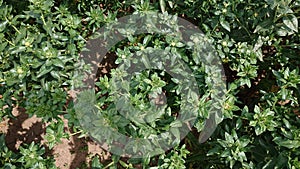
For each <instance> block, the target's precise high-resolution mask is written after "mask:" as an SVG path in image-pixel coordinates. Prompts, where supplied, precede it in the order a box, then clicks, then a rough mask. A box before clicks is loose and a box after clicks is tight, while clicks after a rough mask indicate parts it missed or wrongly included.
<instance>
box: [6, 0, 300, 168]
mask: <svg viewBox="0 0 300 169" xmlns="http://www.w3.org/2000/svg"><path fill="white" fill-rule="evenodd" d="M0 4H1V7H0V18H1V19H0V37H1V38H0V70H1V71H0V107H1V111H0V116H1V117H2V118H3V117H8V118H14V117H13V115H12V113H11V112H12V108H13V107H16V106H19V107H24V108H25V109H26V113H28V114H29V115H30V116H32V115H37V116H38V117H41V118H42V119H43V121H44V122H51V123H52V124H50V126H49V127H48V129H47V135H46V140H47V141H48V143H47V144H48V147H49V148H52V147H53V146H55V144H56V143H57V142H59V140H60V139H61V138H62V137H67V136H66V133H63V130H62V129H61V128H62V127H61V126H62V124H61V119H60V116H59V115H64V117H66V118H67V119H68V120H69V126H70V127H73V129H74V130H75V131H79V132H81V133H83V135H84V134H86V131H85V130H84V129H83V128H82V127H80V125H79V122H78V119H77V117H76V114H75V111H74V106H73V103H72V101H71V96H70V95H69V94H68V92H69V91H70V90H73V89H75V88H78V87H80V86H81V85H82V80H83V77H81V76H80V75H81V72H84V71H88V70H89V69H90V67H89V65H87V64H86V63H85V62H84V60H83V59H82V58H80V55H79V53H80V51H82V50H83V48H84V46H85V44H86V41H87V40H88V39H89V38H90V37H91V35H92V34H93V33H94V32H96V31H97V29H98V28H100V27H101V26H103V25H105V24H106V23H111V22H114V21H115V18H117V17H122V16H125V15H128V14H132V13H143V12H144V13H147V12H150V11H159V12H163V15H161V16H166V17H169V16H171V14H172V15H177V16H178V17H182V18H184V19H186V20H189V21H191V22H192V23H193V24H195V25H197V26H198V27H199V28H200V29H201V30H202V31H203V33H204V34H205V36H206V38H207V39H208V40H209V41H210V43H211V44H213V46H214V47H215V49H216V51H217V53H218V55H219V56H220V58H221V60H222V64H223V67H224V70H225V74H226V82H227V91H226V93H225V98H226V99H225V100H224V102H223V103H222V104H223V105H222V108H223V117H222V118H220V119H221V120H222V122H221V123H220V124H219V125H218V126H217V129H216V131H215V132H214V134H213V135H212V136H211V137H210V139H209V140H208V141H206V142H204V143H202V144H200V143H199V140H200V141H201V137H202V135H200V138H198V137H199V133H198V132H197V131H201V130H203V126H205V120H203V119H202V121H201V120H200V121H199V123H196V125H195V129H194V128H193V129H192V132H190V133H189V134H188V135H187V136H186V137H185V138H184V139H183V140H182V141H181V142H179V141H178V140H177V142H176V144H177V147H176V148H174V149H172V150H170V151H168V152H166V153H164V154H162V155H160V156H159V157H157V156H154V157H152V158H150V157H149V158H144V159H130V160H127V161H124V159H122V158H120V157H118V156H117V155H116V156H113V157H112V161H113V162H112V163H111V164H110V165H109V166H110V167H111V168H113V167H115V168H117V167H120V166H122V167H123V168H133V167H134V166H138V164H141V165H142V166H143V167H144V168H151V167H152V168H292V169H296V168H300V161H299V160H300V159H299V156H300V153H299V152H300V151H299V150H300V129H299V124H300V120H299V117H300V112H299V111H300V108H299V103H298V101H299V99H300V74H299V65H300V60H299V54H300V34H299V33H298V31H299V25H298V22H299V16H300V15H299V14H300V1H298V0H295V1H292V0H285V1H284V0H272V1H271V0H265V1H256V0H248V1H245V0H230V1H219V0H214V1H192V0H184V1H182V0H159V1H156V0H152V1H150V0H130V1H123V2H120V1H115V0H113V1H107V0H92V1H87V0H80V1H71V0H68V1H61V0H57V1H52V0H29V1H22V2H19V1H15V0H12V1H9V2H6V1H2V0H0ZM186 47H187V46H182V44H181V43H180V41H178V39H176V38H175V39H174V38H172V37H164V36H162V35H147V34H142V35H137V36H132V37H129V38H128V39H127V41H123V42H120V43H119V44H117V45H116V46H115V47H114V48H112V50H111V51H110V52H111V53H115V54H116V55H117V59H116V61H115V63H116V64H120V63H125V64H130V62H129V58H130V57H131V56H132V53H138V52H140V51H142V50H145V49H146V50H149V49H151V48H157V49H162V50H169V49H170V50H171V49H172V50H173V51H176V52H177V53H180V55H181V56H182V59H183V60H185V61H186V62H187V63H189V64H190V65H189V66H190V67H191V68H192V70H193V73H195V76H196V77H197V79H196V80H197V85H198V86H199V89H200V91H199V93H200V94H201V95H202V99H199V100H198V101H200V103H201V104H200V105H199V107H200V108H202V109H201V110H199V111H203V112H205V111H207V109H206V108H207V107H208V106H209V104H210V101H209V99H210V94H211V93H209V87H210V86H209V84H208V83H207V81H208V80H207V79H208V77H210V76H209V75H207V74H206V72H205V67H204V66H203V65H202V64H201V63H197V61H195V60H193V58H191V57H190V56H191V53H190V51H188V50H185V48H186ZM117 73H118V69H113V70H112V71H111V72H110V75H107V76H102V77H100V78H99V80H98V81H97V83H96V85H97V88H98V89H101V90H98V91H96V94H97V96H98V98H99V99H98V100H97V103H96V105H97V106H98V107H99V108H100V109H103V106H106V105H108V104H109V103H111V102H113V101H115V100H116V99H118V98H114V97H111V96H110V95H109V92H111V91H112V90H111V87H112V86H110V85H111V83H112V82H113V81H112V80H111V79H113V78H116V77H120V76H117V75H116V74H117ZM134 82H136V83H133V84H130V85H131V90H130V93H131V96H130V101H131V102H132V103H133V104H134V105H135V106H136V107H138V108H139V109H141V110H148V107H147V106H149V104H151V97H152V95H153V97H154V96H157V94H161V93H162V91H169V92H168V93H167V94H166V95H167V102H168V105H170V110H172V111H173V112H175V111H174V110H176V108H178V105H180V103H181V101H182V100H180V97H178V95H177V94H176V90H178V85H177V84H176V83H175V82H172V80H171V77H170V76H169V75H168V74H163V73H162V72H160V71H144V72H142V73H141V74H139V75H136V76H135V79H134ZM148 95H151V97H148ZM100 96H102V97H100ZM153 97H152V98H153ZM95 99H96V98H95ZM152 101H154V100H152ZM149 102H150V103H149ZM101 107H102V108H101ZM110 109H113V107H109V108H106V109H105V113H106V115H107V118H108V119H110V120H111V121H112V124H115V125H116V128H117V129H118V130H119V131H120V132H123V133H127V134H128V133H129V134H136V135H143V136H145V135H149V133H153V132H154V133H156V132H160V130H161V131H162V130H165V129H164V128H163V127H166V126H162V125H160V124H159V120H157V121H154V122H153V124H152V127H153V128H154V130H152V129H151V128H150V127H149V126H142V125H135V126H134V127H132V126H130V125H129V124H131V123H130V122H129V121H128V119H127V120H126V119H118V118H117V117H116V118H115V116H116V115H115V114H112V113H111V112H110V111H109V110H110ZM153 116H156V115H155V114H153ZM204 117H205V118H204V119H206V118H207V117H208V114H206V116H204ZM170 118H173V116H167V117H165V119H164V120H165V121H166V124H167V127H168V126H169V127H170V126H171V128H172V125H174V124H172V123H173V122H174V121H175V120H174V119H171V120H170ZM54 119H55V121H56V122H52V121H53V120H54ZM157 119H158V118H157ZM118 120H119V121H118ZM122 120H123V121H122ZM168 120H170V121H168ZM172 120H174V121H172ZM136 124H138V123H136ZM125 126H126V127H125ZM130 127H132V128H130ZM143 127H146V128H143ZM159 127H161V128H159ZM135 128H137V130H135ZM128 131H129V132H128ZM143 132H144V133H143ZM176 133H177V132H176V131H173V134H174V135H175V138H176V135H177V134H176ZM0 143H1V157H0V161H1V167H2V166H5V167H7V168H13V167H14V166H15V168H16V167H21V166H23V167H24V168H30V167H32V166H34V165H36V166H39V167H37V168H43V167H44V168H51V167H53V168H55V167H54V166H53V164H52V161H53V160H51V159H50V157H45V154H44V150H43V148H40V147H38V145H36V144H33V143H32V144H31V145H29V146H22V148H20V152H18V153H13V152H12V151H10V150H9V149H8V148H7V147H6V146H5V143H4V136H3V135H2V136H1V141H0ZM31 154H33V155H31ZM33 156H34V157H33ZM98 162H99V160H98V159H97V158H95V159H94V160H93V167H95V168H96V165H98ZM29 166H30V167H29ZM101 166H102V165H100V164H99V168H101ZM109 166H107V167H109Z"/></svg>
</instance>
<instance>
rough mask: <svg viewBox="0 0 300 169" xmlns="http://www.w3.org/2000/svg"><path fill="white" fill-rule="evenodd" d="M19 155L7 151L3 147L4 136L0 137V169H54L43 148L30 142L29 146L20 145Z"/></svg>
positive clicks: (51, 160) (6, 148) (4, 146)
mask: <svg viewBox="0 0 300 169" xmlns="http://www.w3.org/2000/svg"><path fill="white" fill-rule="evenodd" d="M19 149H20V152H19V153H15V152H13V151H11V150H9V149H8V147H6V145H5V136H4V135H3V134H1V136H0V150H1V153H0V165H1V167H2V168H11V169H17V168H22V169H27V168H39V169H48V168H49V169H55V168H56V166H55V164H54V160H53V158H51V157H47V156H46V155H45V147H41V146H39V145H38V144H35V143H34V142H32V143H31V144H30V145H22V146H21V147H20V148H19Z"/></svg>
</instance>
